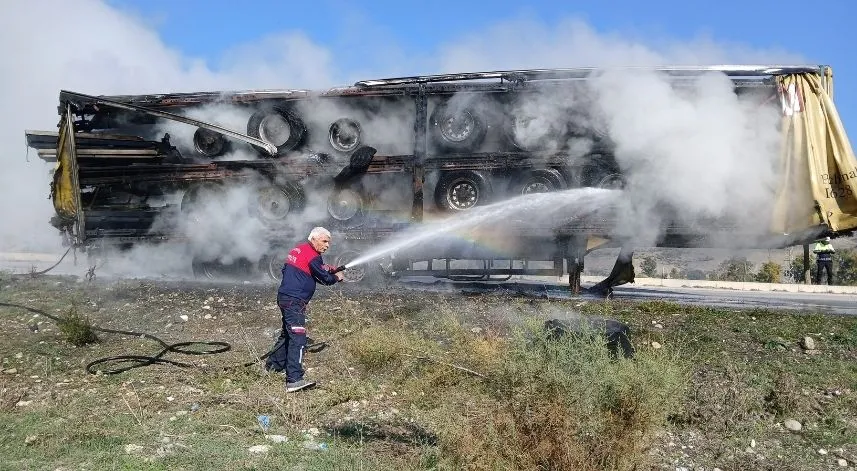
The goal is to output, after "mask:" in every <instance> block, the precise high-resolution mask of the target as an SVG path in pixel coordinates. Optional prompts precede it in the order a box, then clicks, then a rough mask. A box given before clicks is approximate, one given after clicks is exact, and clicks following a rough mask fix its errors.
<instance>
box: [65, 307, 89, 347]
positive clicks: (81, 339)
mask: <svg viewBox="0 0 857 471" xmlns="http://www.w3.org/2000/svg"><path fill="white" fill-rule="evenodd" d="M57 327H59V330H60V333H61V334H62V336H63V338H64V339H65V340H66V341H67V342H68V343H70V344H72V345H74V346H75V347H82V346H84V345H87V344H90V343H96V342H98V336H97V335H95V331H94V330H92V324H91V322H90V319H89V318H88V317H87V316H84V315H81V314H80V312H79V311H78V308H77V306H76V305H74V304H73V305H72V306H71V307H70V308H69V309H68V311H67V312H66V314H65V316H63V317H62V318H61V320H60V321H59V322H58V323H57Z"/></svg>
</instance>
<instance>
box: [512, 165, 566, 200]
mask: <svg viewBox="0 0 857 471" xmlns="http://www.w3.org/2000/svg"><path fill="white" fill-rule="evenodd" d="M567 186H568V185H567V184H566V181H565V178H563V176H562V174H561V173H560V172H559V170H556V169H554V168H539V169H533V170H528V171H526V172H524V173H523V174H521V175H520V176H518V177H517V178H515V182H514V184H513V186H512V191H513V195H514V196H520V195H527V194H530V193H549V192H552V191H558V190H564V189H566V188H567Z"/></svg>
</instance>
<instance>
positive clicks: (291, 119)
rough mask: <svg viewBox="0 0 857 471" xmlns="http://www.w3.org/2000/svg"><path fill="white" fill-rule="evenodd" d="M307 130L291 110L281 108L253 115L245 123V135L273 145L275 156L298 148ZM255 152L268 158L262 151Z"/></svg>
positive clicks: (272, 108)
mask: <svg viewBox="0 0 857 471" xmlns="http://www.w3.org/2000/svg"><path fill="white" fill-rule="evenodd" d="M306 133H307V129H306V125H305V124H304V122H303V120H301V118H300V117H298V115H297V114H295V113H294V112H293V111H292V110H290V109H288V108H286V107H283V106H274V107H271V108H266V109H262V110H259V111H257V112H255V113H253V115H252V116H250V120H248V121H247V134H248V135H250V136H252V137H255V138H257V139H261V140H263V141H265V142H268V143H270V144H273V145H274V146H276V147H277V155H282V154H284V153H286V152H288V151H290V150H293V149H296V148H297V147H298V146H300V145H301V144H302V143H303V141H304V137H306ZM257 150H258V151H259V152H260V153H261V154H262V155H265V156H268V157H270V155H269V154H268V152H267V151H266V150H264V149H261V148H258V147H257Z"/></svg>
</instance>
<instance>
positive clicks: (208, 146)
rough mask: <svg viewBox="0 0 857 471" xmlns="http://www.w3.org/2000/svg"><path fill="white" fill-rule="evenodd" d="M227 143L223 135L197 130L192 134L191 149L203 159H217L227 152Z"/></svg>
mask: <svg viewBox="0 0 857 471" xmlns="http://www.w3.org/2000/svg"><path fill="white" fill-rule="evenodd" d="M229 147H230V146H229V141H227V140H226V138H225V137H224V136H223V134H220V133H217V132H214V131H210V130H208V129H205V128H197V130H196V132H195V133H193V148H194V150H196V152H197V153H198V154H200V155H202V156H203V157H207V158H209V159H211V158H214V157H219V156H221V155H223V154H225V153H226V152H227V151H228V150H229Z"/></svg>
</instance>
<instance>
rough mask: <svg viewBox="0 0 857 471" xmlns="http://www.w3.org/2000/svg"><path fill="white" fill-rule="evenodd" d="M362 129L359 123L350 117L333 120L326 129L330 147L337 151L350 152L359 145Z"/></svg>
mask: <svg viewBox="0 0 857 471" xmlns="http://www.w3.org/2000/svg"><path fill="white" fill-rule="evenodd" d="M361 138H362V130H361V129H360V124H359V123H358V122H357V121H355V120H353V119H351V118H340V119H337V120H336V121H334V122H333V123H332V124H331V125H330V128H329V129H328V131H327V139H328V142H330V147H332V148H333V149H334V150H337V151H339V152H351V151H353V150H354V149H356V148H357V146H359V145H360V142H361Z"/></svg>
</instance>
